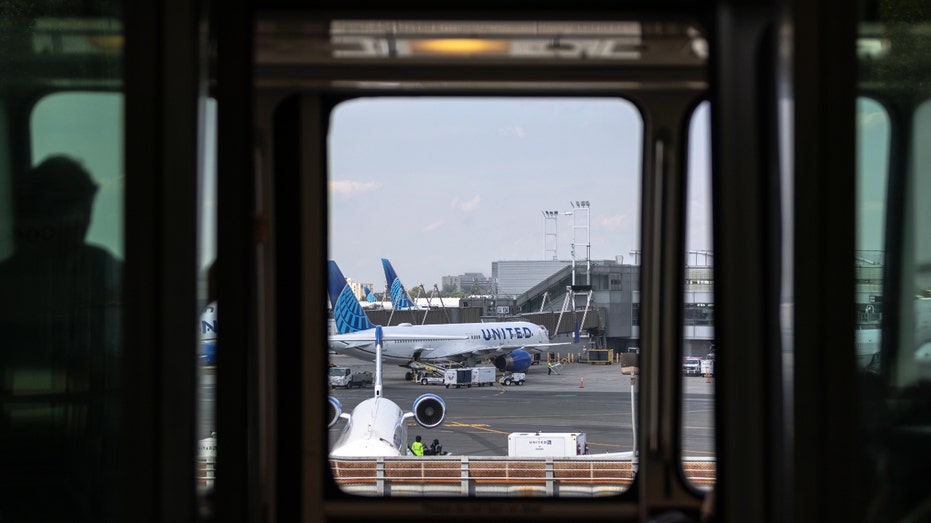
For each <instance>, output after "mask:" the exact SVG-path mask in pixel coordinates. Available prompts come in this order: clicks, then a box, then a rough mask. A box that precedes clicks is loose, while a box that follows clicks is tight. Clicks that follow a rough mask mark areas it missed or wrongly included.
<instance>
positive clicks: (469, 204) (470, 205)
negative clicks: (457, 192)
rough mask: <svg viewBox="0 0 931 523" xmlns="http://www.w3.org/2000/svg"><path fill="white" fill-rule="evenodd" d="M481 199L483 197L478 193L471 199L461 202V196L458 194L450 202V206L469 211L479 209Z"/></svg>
mask: <svg viewBox="0 0 931 523" xmlns="http://www.w3.org/2000/svg"><path fill="white" fill-rule="evenodd" d="M481 201H482V197H481V196H479V195H477V194H476V195H475V196H473V197H472V199H471V200H467V201H464V202H460V201H459V197H458V196H457V197H455V198H453V201H451V202H450V203H449V206H450V207H452V208H453V209H459V210H460V211H466V212H469V211H474V210H476V209H478V207H479V204H480V203H481Z"/></svg>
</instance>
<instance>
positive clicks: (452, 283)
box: [443, 272, 494, 295]
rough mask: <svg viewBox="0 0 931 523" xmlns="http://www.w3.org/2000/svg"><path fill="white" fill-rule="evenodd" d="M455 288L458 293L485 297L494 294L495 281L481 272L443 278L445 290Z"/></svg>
mask: <svg viewBox="0 0 931 523" xmlns="http://www.w3.org/2000/svg"><path fill="white" fill-rule="evenodd" d="M451 287H452V288H454V289H455V291H456V292H464V293H466V294H476V295H485V294H493V293H494V281H493V280H492V279H491V278H488V277H487V276H485V275H484V274H482V273H480V272H467V273H465V274H460V275H459V276H443V289H448V288H451Z"/></svg>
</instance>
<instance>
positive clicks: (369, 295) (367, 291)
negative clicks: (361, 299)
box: [362, 285, 378, 303]
mask: <svg viewBox="0 0 931 523" xmlns="http://www.w3.org/2000/svg"><path fill="white" fill-rule="evenodd" d="M362 293H363V294H365V301H367V302H368V303H375V302H376V301H378V298H376V297H375V294H373V293H372V291H371V290H370V289H369V287H368V285H363V286H362Z"/></svg>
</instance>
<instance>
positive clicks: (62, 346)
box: [0, 2, 124, 521]
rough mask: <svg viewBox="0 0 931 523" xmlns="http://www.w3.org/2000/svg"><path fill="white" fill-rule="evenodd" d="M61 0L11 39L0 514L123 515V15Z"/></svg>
mask: <svg viewBox="0 0 931 523" xmlns="http://www.w3.org/2000/svg"><path fill="white" fill-rule="evenodd" d="M107 4H108V3H107V2H101V3H99V4H98V5H97V8H100V9H102V10H104V11H107V12H117V11H118V10H114V9H112V6H108V5H107ZM49 5H51V4H49ZM49 5H41V6H39V5H38V4H37V5H35V6H31V7H30V8H29V9H24V10H20V11H17V12H16V13H15V14H12V13H7V14H6V15H7V16H8V17H12V18H6V19H5V20H4V21H5V22H9V23H7V24H4V38H3V45H0V69H2V70H3V71H4V73H3V75H4V82H2V83H3V86H2V87H0V126H2V130H0V138H2V139H3V145H2V146H0V148H2V149H3V150H4V151H6V152H8V153H9V154H4V159H3V160H2V161H0V185H2V186H3V188H2V189H0V195H2V196H0V206H2V209H0V219H2V220H3V221H4V224H3V226H2V227H0V231H3V234H4V235H6V238H4V240H3V241H2V242H0V296H2V297H3V299H2V300H0V347H2V350H0V389H2V390H0V470H2V471H3V473H2V474H0V517H2V519H3V520H4V521H116V520H117V517H116V514H117V510H118V507H119V496H118V492H119V484H118V479H119V477H120V470H119V466H120V463H119V457H120V456H119V453H120V451H121V437H120V433H121V428H122V427H121V422H120V421H121V420H120V416H119V415H120V405H121V398H120V393H121V387H120V385H121V375H120V369H121V354H122V350H123V348H122V332H121V327H122V322H121V319H122V290H123V286H122V276H123V270H122V268H123V252H124V251H123V227H124V216H123V176H124V172H123V164H124V162H123V154H122V149H123V131H124V130H123V99H122V94H121V92H120V91H119V89H120V85H121V83H120V82H121V76H122V71H121V66H120V64H121V57H122V45H121V44H122V35H121V24H120V21H119V20H118V19H113V18H109V17H98V18H95V17H94V14H93V13H92V12H91V11H92V10H91V9H89V8H88V7H87V6H84V8H83V9H84V12H83V13H82V14H81V16H72V15H71V13H68V12H67V9H68V6H64V5H56V6H52V7H51V8H50V7H49ZM50 9H62V10H63V11H59V12H50ZM66 55H67V56H66ZM65 64H66V66H65V67H62V65H65ZM73 85H80V86H81V87H80V88H79V89H86V90H78V89H74V88H69V87H68V86H73ZM47 93H50V94H47ZM43 95H44V96H43Z"/></svg>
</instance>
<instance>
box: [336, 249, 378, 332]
mask: <svg viewBox="0 0 931 523" xmlns="http://www.w3.org/2000/svg"><path fill="white" fill-rule="evenodd" d="M327 293H328V294H329V295H330V304H331V305H332V306H333V320H334V321H335V322H336V332H337V333H339V334H347V333H350V332H357V331H361V330H366V329H371V328H372V327H373V325H372V323H371V322H370V321H369V319H368V316H366V315H365V311H364V310H362V305H360V304H359V300H357V299H356V295H355V294H353V293H352V289H350V288H349V284H348V283H346V278H345V277H344V276H343V273H342V271H340V270H339V267H338V266H337V265H336V262H335V261H333V260H330V264H329V277H328V281H327Z"/></svg>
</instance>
